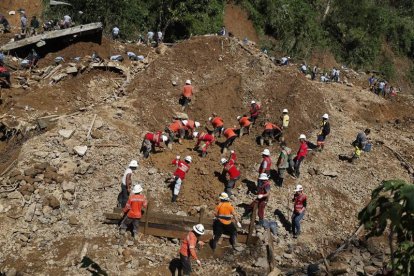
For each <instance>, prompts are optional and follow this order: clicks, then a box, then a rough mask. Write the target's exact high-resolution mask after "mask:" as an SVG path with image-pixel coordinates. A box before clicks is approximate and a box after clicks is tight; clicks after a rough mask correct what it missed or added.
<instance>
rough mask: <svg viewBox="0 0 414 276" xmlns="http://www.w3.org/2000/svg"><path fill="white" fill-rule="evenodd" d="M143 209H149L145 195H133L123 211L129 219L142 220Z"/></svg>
mask: <svg viewBox="0 0 414 276" xmlns="http://www.w3.org/2000/svg"><path fill="white" fill-rule="evenodd" d="M142 207H144V208H146V207H147V198H146V197H145V196H144V195H136V194H134V195H131V196H130V197H129V198H128V201H127V203H126V205H125V207H124V209H123V211H124V213H127V216H128V217H129V218H141V216H142Z"/></svg>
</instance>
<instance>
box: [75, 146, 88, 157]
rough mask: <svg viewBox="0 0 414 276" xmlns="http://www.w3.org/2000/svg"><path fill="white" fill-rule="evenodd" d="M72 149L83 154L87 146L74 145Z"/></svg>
mask: <svg viewBox="0 0 414 276" xmlns="http://www.w3.org/2000/svg"><path fill="white" fill-rule="evenodd" d="M73 150H74V151H75V152H76V154H77V155H79V156H84V155H85V154H86V151H87V150H88V146H75V147H74V148H73Z"/></svg>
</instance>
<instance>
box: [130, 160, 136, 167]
mask: <svg viewBox="0 0 414 276" xmlns="http://www.w3.org/2000/svg"><path fill="white" fill-rule="evenodd" d="M129 167H133V168H136V167H138V161H137V160H132V161H131V162H130V163H129Z"/></svg>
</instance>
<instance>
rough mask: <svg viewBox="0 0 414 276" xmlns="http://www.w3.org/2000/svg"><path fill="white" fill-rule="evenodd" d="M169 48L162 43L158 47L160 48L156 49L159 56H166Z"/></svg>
mask: <svg viewBox="0 0 414 276" xmlns="http://www.w3.org/2000/svg"><path fill="white" fill-rule="evenodd" d="M167 50H168V47H167V45H165V44H163V43H161V44H160V45H158V47H157V48H156V49H155V52H156V53H157V54H159V55H164V54H165V52H167Z"/></svg>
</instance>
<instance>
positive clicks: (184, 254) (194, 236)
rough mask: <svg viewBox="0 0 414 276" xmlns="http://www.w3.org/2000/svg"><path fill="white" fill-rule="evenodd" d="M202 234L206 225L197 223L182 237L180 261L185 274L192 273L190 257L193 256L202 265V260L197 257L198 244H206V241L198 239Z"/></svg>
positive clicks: (184, 275)
mask: <svg viewBox="0 0 414 276" xmlns="http://www.w3.org/2000/svg"><path fill="white" fill-rule="evenodd" d="M202 235H204V226H203V225H202V224H197V225H194V226H193V229H192V230H191V231H190V232H188V234H187V235H185V237H183V239H182V242H181V247H180V261H181V266H182V269H183V276H189V275H190V274H191V261H190V257H193V259H194V260H196V262H197V264H198V265H199V266H201V261H200V260H199V259H198V257H197V252H196V247H197V245H199V246H201V247H202V246H203V245H204V242H202V241H199V240H198V239H199V237H200V236H202Z"/></svg>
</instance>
